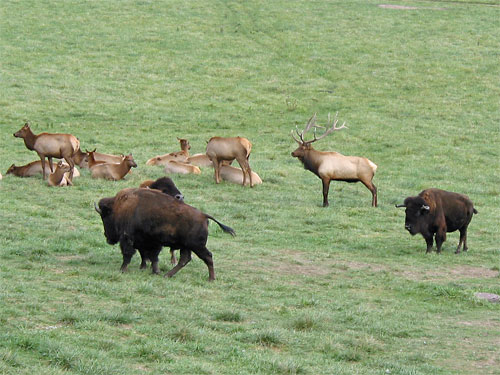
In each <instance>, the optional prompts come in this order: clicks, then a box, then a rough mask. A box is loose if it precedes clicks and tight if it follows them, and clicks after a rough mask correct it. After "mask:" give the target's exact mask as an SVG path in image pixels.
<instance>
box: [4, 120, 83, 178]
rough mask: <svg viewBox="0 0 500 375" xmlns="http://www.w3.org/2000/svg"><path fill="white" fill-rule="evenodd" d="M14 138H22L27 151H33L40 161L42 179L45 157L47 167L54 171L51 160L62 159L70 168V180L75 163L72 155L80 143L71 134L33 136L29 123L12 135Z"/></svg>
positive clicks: (43, 176)
mask: <svg viewBox="0 0 500 375" xmlns="http://www.w3.org/2000/svg"><path fill="white" fill-rule="evenodd" d="M14 137H17V138H23V140H24V144H25V145H26V147H27V148H28V150H34V151H36V153H37V154H38V156H39V157H40V160H41V161H42V178H43V179H45V157H47V158H48V159H49V167H50V170H51V171H54V168H53V166H52V158H64V160H66V162H67V163H68V164H69V166H70V171H69V174H70V177H71V178H70V179H72V178H73V169H74V167H75V162H74V161H73V155H74V154H75V152H76V150H78V149H79V148H80V141H78V139H77V138H76V137H75V136H74V135H71V134H60V133H40V134H38V135H35V134H34V133H33V132H32V131H31V129H30V125H29V123H25V124H24V126H23V127H22V128H21V129H19V130H18V131H17V132H15V133H14Z"/></svg>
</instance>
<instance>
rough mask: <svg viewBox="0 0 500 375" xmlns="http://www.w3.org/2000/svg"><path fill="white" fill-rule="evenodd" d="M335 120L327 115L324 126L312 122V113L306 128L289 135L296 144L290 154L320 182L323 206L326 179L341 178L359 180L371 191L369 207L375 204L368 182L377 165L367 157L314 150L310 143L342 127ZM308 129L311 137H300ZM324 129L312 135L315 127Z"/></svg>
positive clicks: (314, 116) (370, 180) (326, 192)
mask: <svg viewBox="0 0 500 375" xmlns="http://www.w3.org/2000/svg"><path fill="white" fill-rule="evenodd" d="M337 123H338V119H337V116H335V120H334V121H331V120H330V114H328V124H327V127H322V126H318V125H316V114H314V115H313V116H312V117H311V118H310V119H309V121H308V122H307V125H306V127H305V128H304V130H303V131H302V132H300V133H299V130H298V129H296V130H295V131H296V133H297V136H298V137H299V138H298V139H297V138H295V136H294V135H293V130H292V138H293V139H294V140H295V141H296V142H297V143H298V144H299V147H298V148H297V149H296V150H295V151H293V152H292V156H293V157H296V158H298V159H299V160H300V161H301V162H302V164H303V165H304V168H305V169H307V170H309V171H311V172H312V173H314V174H315V175H316V176H318V177H319V178H320V179H321V181H322V182H323V207H327V206H328V190H329V188H330V181H332V180H335V181H345V182H358V181H360V182H361V183H363V185H365V186H366V187H367V188H368V189H369V190H370V191H371V193H372V206H373V207H377V188H376V187H375V185H374V184H373V182H372V179H373V176H374V175H375V171H376V170H377V165H376V164H375V163H373V162H372V161H370V160H368V159H367V158H363V157H360V156H344V155H342V154H340V153H338V152H335V151H331V152H327V151H317V150H315V149H314V148H313V147H312V146H311V144H312V143H313V142H316V141H319V140H320V139H322V138H324V137H326V136H327V135H328V134H330V133H332V132H334V131H336V130H340V129H343V128H345V127H346V126H345V122H344V123H343V124H342V126H339V127H337ZM311 128H313V129H314V139H312V140H310V141H305V140H304V135H305V133H307V132H308V131H309V130H311ZM317 128H324V129H326V130H325V131H324V132H323V134H322V135H320V136H319V137H316V129H317Z"/></svg>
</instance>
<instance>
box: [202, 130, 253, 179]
mask: <svg viewBox="0 0 500 375" xmlns="http://www.w3.org/2000/svg"><path fill="white" fill-rule="evenodd" d="M251 151H252V144H251V143H250V141H249V140H248V139H246V138H242V137H230V138H224V137H212V138H210V140H209V141H208V144H207V151H206V154H207V156H208V158H209V159H210V160H211V161H212V164H213V166H214V170H215V182H216V183H217V184H218V183H220V169H221V165H222V162H223V161H224V160H226V161H232V160H234V159H236V160H237V161H238V163H239V164H240V167H241V169H242V170H243V182H242V185H243V186H244V185H245V182H246V176H247V175H248V178H249V180H250V187H253V183H252V170H251V169H250V164H249V163H248V158H249V157H250V152H251Z"/></svg>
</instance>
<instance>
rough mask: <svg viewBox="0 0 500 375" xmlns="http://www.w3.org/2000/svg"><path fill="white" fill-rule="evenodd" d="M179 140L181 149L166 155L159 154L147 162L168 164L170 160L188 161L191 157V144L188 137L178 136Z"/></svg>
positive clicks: (150, 163)
mask: <svg viewBox="0 0 500 375" xmlns="http://www.w3.org/2000/svg"><path fill="white" fill-rule="evenodd" d="M177 139H178V140H179V144H180V146H181V151H176V152H171V153H168V154H164V155H158V156H155V157H153V158H151V159H149V160H148V161H147V162H146V165H167V163H168V162H169V161H179V162H183V163H185V162H187V159H188V158H189V150H190V149H191V145H190V144H189V141H188V140H187V139H183V138H177Z"/></svg>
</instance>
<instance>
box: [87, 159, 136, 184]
mask: <svg viewBox="0 0 500 375" xmlns="http://www.w3.org/2000/svg"><path fill="white" fill-rule="evenodd" d="M132 167H134V168H135V167H137V164H136V163H135V161H134V158H133V157H132V154H129V155H127V156H123V157H122V160H121V162H120V164H112V163H104V164H99V165H96V166H94V167H93V168H92V169H91V170H90V173H91V174H92V178H104V179H106V180H114V181H118V180H121V179H122V178H123V177H124V176H125V175H126V174H127V173H128V172H129V171H130V168H132Z"/></svg>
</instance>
